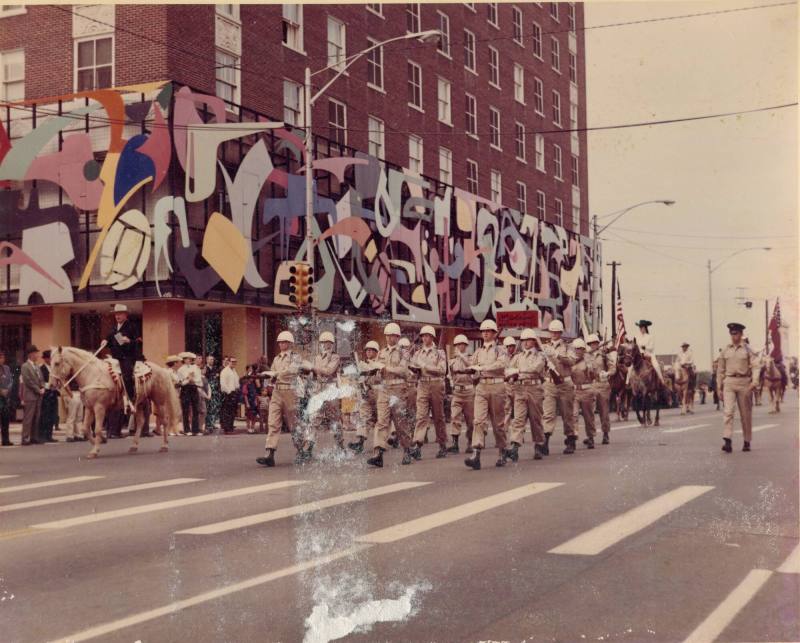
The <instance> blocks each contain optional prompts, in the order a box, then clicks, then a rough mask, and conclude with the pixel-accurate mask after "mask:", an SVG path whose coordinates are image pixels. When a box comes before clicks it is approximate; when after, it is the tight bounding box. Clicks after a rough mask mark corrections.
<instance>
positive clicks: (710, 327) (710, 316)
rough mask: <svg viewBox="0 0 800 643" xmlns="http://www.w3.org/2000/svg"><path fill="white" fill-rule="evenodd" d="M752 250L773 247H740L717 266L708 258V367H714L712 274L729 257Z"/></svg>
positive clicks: (768, 249) (765, 249) (767, 249)
mask: <svg viewBox="0 0 800 643" xmlns="http://www.w3.org/2000/svg"><path fill="white" fill-rule="evenodd" d="M750 250H764V251H766V252H768V251H770V250H772V248H769V247H767V248H762V247H760V246H752V247H750V248H740V249H739V250H737V251H736V252H732V253H731V254H729V255H728V256H727V257H725V258H724V259H722V260H721V261H718V262H717V264H716V265H715V266H712V265H711V259H709V260H708V336H709V339H710V344H709V347H708V355H709V358H710V359H709V362H708V367H709V368H712V367H713V365H714V306H713V304H712V296H711V275H712V274H713V273H715V272H716V271H717V270H718V269H719V267H720V266H721V265H722V264H724V263H725V262H726V261H728V259H733V258H734V257H735V256H736V255H740V254H742V253H743V252H749V251H750Z"/></svg>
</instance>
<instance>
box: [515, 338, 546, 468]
mask: <svg viewBox="0 0 800 643" xmlns="http://www.w3.org/2000/svg"><path fill="white" fill-rule="evenodd" d="M521 339H522V342H523V350H522V351H521V352H519V353H517V354H516V355H514V358H512V361H511V363H510V372H511V379H512V380H513V383H512V387H513V390H514V418H513V419H512V420H511V436H510V439H511V448H510V449H509V450H508V451H507V456H508V458H509V459H510V460H512V461H514V462H516V461H517V459H518V458H519V448H520V447H521V446H522V439H523V436H524V435H525V423H526V422H527V423H528V424H530V427H531V434H532V435H533V459H534V460H541V459H542V455H543V454H544V430H543V428H542V401H543V400H544V389H543V388H542V383H543V382H544V375H545V370H546V362H545V359H544V355H542V353H541V352H539V351H538V350H536V348H535V344H536V331H534V330H533V329H532V328H526V329H525V330H523V331H522V337H521ZM515 371H516V372H515Z"/></svg>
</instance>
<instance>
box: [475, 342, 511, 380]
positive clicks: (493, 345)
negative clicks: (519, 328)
mask: <svg viewBox="0 0 800 643" xmlns="http://www.w3.org/2000/svg"><path fill="white" fill-rule="evenodd" d="M470 364H471V365H473V366H480V367H481V371H480V373H478V375H479V376H480V377H481V378H484V377H503V375H504V371H505V370H506V367H507V366H508V353H507V352H506V349H505V348H503V347H502V346H500V345H499V344H498V343H497V342H488V343H487V344H484V345H483V346H481V347H480V348H479V349H478V350H476V351H475V353H474V354H473V355H472V359H470Z"/></svg>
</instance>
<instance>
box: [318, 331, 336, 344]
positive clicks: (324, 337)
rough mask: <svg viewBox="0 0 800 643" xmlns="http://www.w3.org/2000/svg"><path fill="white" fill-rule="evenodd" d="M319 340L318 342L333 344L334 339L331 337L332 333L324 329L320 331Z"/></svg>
mask: <svg viewBox="0 0 800 643" xmlns="http://www.w3.org/2000/svg"><path fill="white" fill-rule="evenodd" d="M319 341H320V343H322V342H330V343H331V344H333V343H334V342H335V341H336V340H335V339H334V338H333V333H332V332H330V331H329V330H326V331H325V332H323V333H320V335H319Z"/></svg>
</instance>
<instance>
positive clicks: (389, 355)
mask: <svg viewBox="0 0 800 643" xmlns="http://www.w3.org/2000/svg"><path fill="white" fill-rule="evenodd" d="M383 334H384V336H385V337H386V347H385V348H384V349H383V350H381V352H380V353H378V363H379V364H380V365H381V378H382V382H383V384H382V387H381V388H380V390H379V391H378V402H377V407H378V420H377V422H376V423H375V431H374V434H373V435H374V437H373V440H372V442H373V448H374V453H375V455H373V457H371V458H370V459H369V460H367V464H369V465H371V466H373V467H382V466H383V453H384V451H386V449H387V448H388V446H389V444H388V441H387V440H388V438H389V424H391V423H394V426H395V429H396V430H397V439H398V441H399V442H400V446H402V447H403V449H404V454H403V461H402V462H403V464H411V453H410V451H411V448H410V447H411V437H410V436H409V428H410V427H409V417H408V410H407V408H406V406H407V400H408V397H407V386H408V373H409V371H408V356H407V355H406V353H405V352H404V351H403V350H402V349H401V348H400V347H399V346H398V345H397V342H398V341H399V340H400V326H398V325H397V324H395V323H394V322H391V323H389V324H386V327H385V328H384V329H383Z"/></svg>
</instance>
